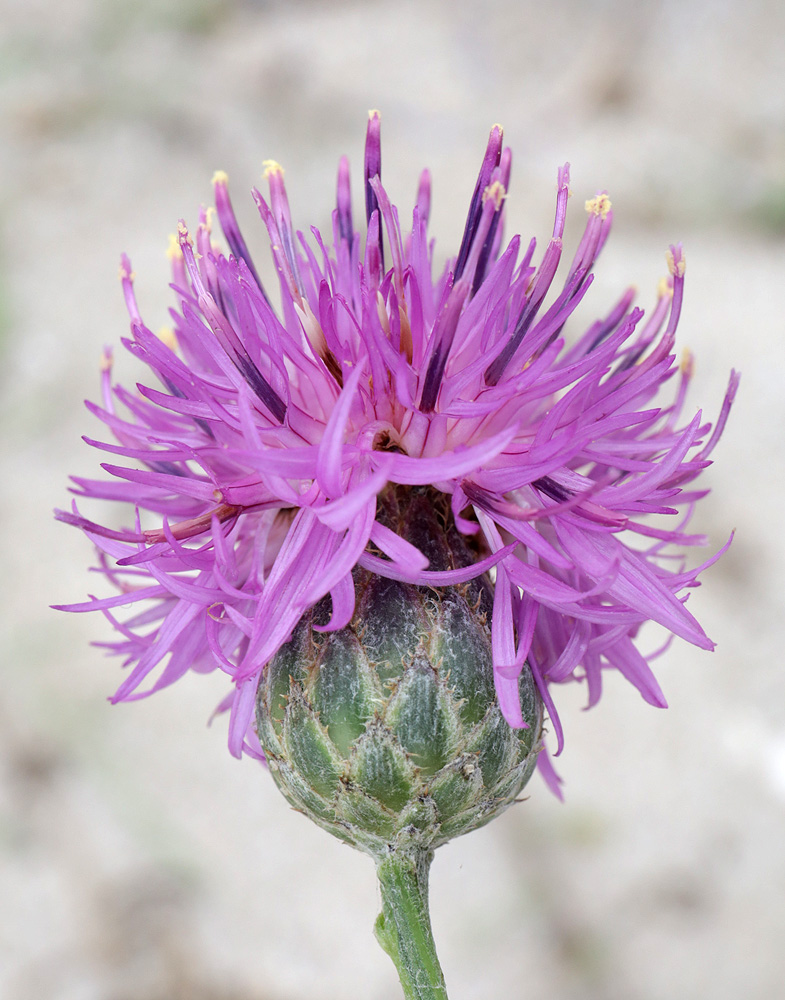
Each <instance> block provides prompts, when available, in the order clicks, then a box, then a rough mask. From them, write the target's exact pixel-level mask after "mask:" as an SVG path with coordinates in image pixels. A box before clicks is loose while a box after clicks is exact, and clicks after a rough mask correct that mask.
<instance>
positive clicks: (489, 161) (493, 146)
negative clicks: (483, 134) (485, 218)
mask: <svg viewBox="0 0 785 1000" xmlns="http://www.w3.org/2000/svg"><path fill="white" fill-rule="evenodd" d="M502 138H503V136H502V129H501V126H500V125H494V126H493V128H492V129H491V134H490V136H489V138H488V145H487V147H486V149H485V156H484V158H483V161H482V166H481V167H480V173H479V174H478V176H477V183H476V184H475V186H474V194H473V195H472V200H471V205H470V206H469V214H468V215H467V217H466V227H465V229H464V231H463V239H462V240H461V248H460V250H459V251H458V259H457V260H456V262H455V280H456V281H457V280H458V279H459V278H460V276H461V275H462V274H463V269H464V268H465V267H466V261H467V260H468V259H469V251H470V250H471V248H472V243H473V242H474V237H475V235H476V233H477V226H478V225H479V222H480V216H481V215H482V196H483V192H484V191H485V189H486V188H487V187H488V185H489V184H490V182H491V174H492V173H493V171H494V170H495V169H496V167H498V166H499V161H500V160H501V155H502ZM478 270H479V268H478Z"/></svg>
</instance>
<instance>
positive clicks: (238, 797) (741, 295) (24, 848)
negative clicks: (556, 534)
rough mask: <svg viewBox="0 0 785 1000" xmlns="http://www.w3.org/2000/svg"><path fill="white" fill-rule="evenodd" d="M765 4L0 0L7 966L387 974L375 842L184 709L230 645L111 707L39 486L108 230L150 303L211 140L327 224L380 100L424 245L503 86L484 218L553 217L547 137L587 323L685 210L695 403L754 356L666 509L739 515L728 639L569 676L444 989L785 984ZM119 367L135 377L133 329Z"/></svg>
mask: <svg viewBox="0 0 785 1000" xmlns="http://www.w3.org/2000/svg"><path fill="white" fill-rule="evenodd" d="M783 37H785V6H783V5H782V3H780V2H778V0H745V2H742V0H712V2H709V0H702V2H694V0H679V2H676V0H652V2H650V3H647V4H645V5H644V4H635V5H633V4H628V3H625V2H622V0H616V2H614V0H608V2H600V0H596V2H591V0H590V2H586V0H584V2H580V0H552V2H551V3H547V4H543V3H534V2H531V0H523V2H521V0H499V2H493V0H490V2H487V3H485V4H478V3H476V2H471V0H451V2H449V3H448V2H439V0H436V2H431V3H428V2H423V0H397V2H396V3H394V4H392V3H380V2H373V0H364V2H361V3H359V2H358V3H343V2H334V3H317V2H312V3H308V2H302V0H290V2H287V3H283V2H282V3H276V2H263V0H255V2H254V0H191V2H189V0H137V2H134V3H125V2H120V0H61V2H60V3H58V4H55V3H53V2H52V0H0V134H1V135H2V142H1V143H0V178H1V181H2V183H0V209H2V211H1V212H0V226H2V239H0V351H1V352H2V355H1V359H2V360H1V364H0V386H1V393H2V395H1V401H0V419H1V420H2V434H0V463H1V469H0V504H1V505H2V512H1V514H0V526H1V527H2V532H3V537H2V550H1V551H2V565H3V569H2V574H1V575H0V587H2V594H1V595H0V607H2V612H3V613H2V623H1V624H0V629H1V630H2V632H1V635H2V644H3V647H2V656H1V657H0V670H1V671H2V680H1V681H0V898H1V899H2V900H3V903H2V906H0V995H2V996H3V997H4V998H7V1000H38V998H51V1000H191V998H193V1000H298V998H302V997H308V998H309V1000H343V998H346V997H352V996H362V997H373V998H379V1000H394V998H397V997H399V995H400V993H399V986H398V983H397V979H396V976H395V971H394V969H393V966H392V963H391V962H390V961H389V959H388V958H387V956H386V955H384V954H383V953H382V952H381V950H380V949H379V948H378V947H377V945H376V943H375V941H374V940H373V937H372V932H371V928H372V924H373V920H374V918H375V916H376V913H377V908H378V898H377V894H376V888H375V882H374V872H373V868H372V865H371V863H370V862H369V861H368V860H367V859H366V858H365V857H363V856H361V855H360V854H357V853H354V852H352V851H351V850H350V849H348V848H346V847H344V846H342V845H340V844H339V843H338V842H337V841H332V840H331V838H329V837H327V835H326V834H324V833H322V832H321V831H320V830H318V829H317V828H316V827H313V826H312V825H311V824H310V823H309V822H308V821H307V820H306V819H304V818H303V817H301V816H299V815H297V814H295V813H294V812H292V811H291V810H290V809H289V808H288V806H286V804H285V803H284V801H283V800H282V799H281V798H280V796H279V795H278V793H277V792H276V790H275V788H274V787H273V785H272V782H271V781H270V780H269V778H268V776H267V775H266V774H265V773H264V772H263V771H262V770H261V769H260V768H259V766H258V765H256V764H255V763H254V762H252V761H244V762H243V763H238V762H237V761H235V760H234V759H233V758H231V757H230V756H229V754H228V752H227V750H226V746H225V731H226V723H225V721H222V720H219V721H217V722H216V723H215V724H214V725H213V727H212V728H207V726H206V721H207V719H208V717H209V715H210V713H211V711H212V709H213V707H214V705H215V704H216V702H217V701H218V700H219V698H220V697H221V696H222V695H223V693H224V686H223V683H222V679H221V678H219V677H207V678H205V677H193V678H187V679H185V680H183V681H181V682H179V683H178V684H177V685H176V686H175V688H170V689H168V690H167V691H164V692H162V693H160V694H158V695H156V697H155V698H153V699H150V700H149V701H145V702H142V703H139V704H137V705H133V706H129V705H125V706H119V707H115V708H112V707H110V706H109V705H108V703H107V702H106V697H107V695H109V694H110V693H111V692H112V691H113V690H114V689H115V687H116V685H117V683H118V681H119V678H120V670H119V666H118V664H116V663H115V662H114V661H112V660H106V659H104V657H103V654H102V652H101V650H99V649H95V648H92V647H91V646H90V645H89V643H90V641H91V640H96V639H97V640H101V639H106V638H107V637H108V625H107V624H106V623H105V622H104V621H103V620H102V619H100V618H98V617H95V616H65V615H59V614H56V613H55V612H52V611H50V610H48V607H47V606H48V605H49V604H50V603H58V602H67V601H77V600H81V599H83V597H84V595H85V594H86V593H87V592H89V590H90V589H91V578H90V577H89V576H88V574H87V566H88V565H89V563H90V561H91V557H92V553H91V551H90V547H89V544H88V543H87V541H86V540H85V539H84V538H83V537H82V536H81V535H80V533H79V532H77V531H75V530H73V529H69V528H67V527H65V526H63V525H60V524H55V523H54V522H53V520H52V519H51V508H52V507H54V506H61V507H62V506H66V505H67V504H68V494H67V492H66V485H67V482H66V481H67V476H68V474H69V473H76V474H81V475H93V474H95V472H96V470H97V462H98V457H97V455H96V454H95V453H94V452H92V451H91V450H90V449H89V448H88V447H87V446H86V445H85V444H83V442H82V441H81V440H80V435H82V434H84V433H87V434H89V433H96V430H97V424H96V423H95V422H94V421H93V420H92V418H90V417H89V415H88V414H87V413H86V411H85V410H84V409H83V407H82V405H81V401H82V399H84V398H85V397H91V398H96V397H97V395H98V361H99V357H100V354H101V351H102V348H103V345H104V344H113V345H116V346H117V347H119V340H120V338H121V337H122V336H124V335H125V333H126V331H127V318H126V315H125V310H124V306H123V302H122V296H121V293H120V286H119V282H118V281H117V266H118V261H119V255H120V253H121V251H124V250H125V251H127V252H128V253H129V254H130V255H131V258H132V261H133V265H134V269H135V271H136V274H137V290H138V295H139V300H140V304H141V308H142V312H143V315H144V317H145V319H146V321H147V323H148V325H149V326H151V327H152V328H153V329H157V328H158V327H159V326H160V325H162V324H163V323H165V322H166V319H167V316H166V310H167V308H168V307H169V305H170V304H171V302H172V301H173V300H171V299H170V294H169V292H168V290H167V282H168V280H169V277H168V275H169V271H168V262H167V260H166V256H165V249H166V246H167V236H168V234H169V233H170V232H171V231H172V230H173V229H174V228H175V225H176V222H177V219H178V218H179V217H181V216H184V217H185V218H186V219H187V220H189V221H190V222H192V223H193V222H194V221H195V220H196V215H197V211H198V207H199V205H200V203H202V202H209V200H210V199H211V187H210V178H211V176H212V173H213V171H214V170H215V169H217V168H221V169H224V170H226V171H227V172H228V173H229V175H230V178H231V183H232V188H231V189H232V193H233V198H234V203H235V206H236V209H237V211H238V215H239V217H240V220H241V223H242V224H243V225H244V228H245V231H246V236H247V237H248V240H249V243H250V245H251V248H252V251H255V252H256V256H257V260H259V261H263V262H264V263H265V264H266V262H267V252H266V244H265V240H264V236H263V232H262V226H261V223H260V222H259V221H258V219H257V217H256V212H255V208H254V206H253V202H252V200H251V198H250V196H249V195H248V196H246V195H245V192H246V191H249V190H250V188H251V186H252V185H254V184H258V183H259V182H260V174H261V165H262V160H263V159H266V158H270V157H272V158H275V159H277V160H279V161H280V162H281V163H282V164H283V165H284V167H285V168H286V169H287V178H286V179H287V185H288V189H289V194H290V200H291V204H292V208H293V214H294V217H295V224H296V225H297V226H299V227H301V228H303V229H307V227H308V226H309V225H310V224H312V223H313V224H316V225H319V226H321V227H323V228H325V227H327V224H328V222H329V217H330V216H329V213H330V210H331V207H332V203H333V199H334V184H335V170H336V166H337V162H338V158H339V156H340V155H341V154H342V153H344V152H345V153H347V154H348V155H349V157H350V159H351V162H352V166H353V169H354V171H355V174H354V176H355V186H354V195H355V199H356V202H355V204H356V209H357V210H358V211H359V205H360V200H359V199H360V198H361V187H360V183H359V171H360V169H361V163H362V149H363V140H364V130H365V123H366V113H367V110H368V109H369V108H377V107H378V108H380V109H381V111H382V116H383V150H384V153H383V157H384V173H383V176H384V180H385V184H386V187H387V189H388V191H389V192H390V194H391V196H392V198H393V201H395V202H397V203H398V204H399V205H400V206H401V207H402V218H404V219H405V218H406V217H407V214H408V211H409V207H410V206H411V204H412V203H413V198H414V194H415V190H416V182H417V176H418V172H419V170H420V168H421V167H422V166H424V165H428V166H430V167H431V168H432V173H433V183H434V202H433V214H432V222H431V233H432V234H433V235H435V236H436V238H437V256H438V257H439V259H440V260H443V259H444V258H445V257H446V256H448V255H449V254H451V253H454V252H455V250H456V248H457V246H458V243H459V240H460V236H461V232H462V227H463V221H464V212H465V209H466V206H467V205H468V200H469V197H470V195H471V191H472V189H473V185H474V182H475V178H476V172H477V169H478V166H479V162H480V159H481V156H482V153H483V150H484V145H485V141H486V137H487V133H488V129H489V127H490V126H491V125H492V124H493V123H494V122H497V121H498V122H501V123H503V125H504V126H505V132H506V134H505V138H506V140H507V142H508V143H510V144H511V145H512V147H513V150H514V154H515V159H514V165H513V180H512V186H511V192H510V198H509V201H508V212H509V215H508V220H509V228H508V233H511V232H513V231H516V232H519V231H520V232H522V233H523V234H524V235H525V236H527V237H528V236H530V235H536V236H537V237H538V239H539V240H540V246H542V245H543V240H547V237H548V236H549V233H550V226H551V223H552V215H553V207H554V194H555V179H556V169H557V167H558V166H559V165H560V164H561V163H563V162H564V161H565V160H569V161H570V162H571V164H572V188H573V191H574V192H575V195H576V197H575V199H573V201H572V202H571V216H568V238H569V240H571V241H572V243H573V244H574V243H575V242H576V241H577V239H578V237H579V235H580V231H581V230H582V226H583V218H584V216H583V211H582V208H581V206H582V203H583V200H584V199H585V198H588V197H592V196H593V195H594V194H595V192H596V191H597V190H599V189H603V188H607V190H608V191H609V193H610V195H611V197H612V199H613V204H614V210H615V232H614V234H613V235H612V237H611V240H610V242H609V244H608V246H607V248H606V250H605V251H604V254H603V258H602V260H601V262H600V265H599V267H598V276H597V281H596V283H595V287H594V289H593V290H592V292H591V293H590V295H589V296H588V299H587V300H586V301H585V303H584V305H583V307H582V311H581V313H580V316H581V318H582V320H583V321H584V323H585V325H588V323H589V322H591V321H592V320H593V319H594V318H595V316H597V315H599V314H600V313H601V312H602V310H603V309H604V308H605V307H606V306H607V305H608V304H609V303H610V302H611V300H612V299H613V298H614V297H616V296H618V295H619V294H620V293H621V292H622V291H623V289H624V288H625V287H626V286H627V285H628V284H629V283H634V284H636V285H637V286H638V287H639V289H640V299H639V302H640V304H641V305H643V306H645V307H648V306H650V305H651V304H653V301H654V294H655V288H656V283H657V281H658V280H659V278H660V277H661V276H662V275H663V274H664V273H665V264H664V253H665V250H666V248H667V245H668V243H669V242H671V241H674V240H682V241H683V242H684V244H685V247H686V252H687V258H688V269H687V288H686V298H685V307H684V311H683V314H682V322H681V328H680V334H681V344H682V346H688V347H689V348H691V349H692V350H693V351H694V352H695V354H696V356H697V366H696V377H695V379H694V392H693V395H692V399H691V404H692V407H693V408H697V407H698V406H702V407H703V408H704V410H705V412H706V414H707V416H710V417H711V418H712V419H713V418H714V416H715V415H716V413H717V411H718V408H719V406H720V403H721V400H722V395H723V392H724V389H725V385H726V382H727V378H728V372H729V369H730V368H731V367H732V366H735V367H737V368H740V369H741V370H742V372H743V379H742V384H741V389H740V392H739V396H738V399H737V403H736V408H735V410H734V412H733V415H732V418H731V420H730V422H729V425H728V428H727V431H726V433H725V437H724V439H723V441H722V442H721V444H720V446H719V447H718V449H717V451H716V452H715V457H716V460H717V461H716V466H714V467H713V468H712V469H710V470H709V471H708V473H707V474H706V479H705V481H706V483H707V484H708V485H710V486H711V487H712V489H713V492H712V495H711V496H710V497H709V498H708V499H707V500H705V501H704V502H703V504H702V509H700V510H699V512H698V515H697V518H696V521H695V522H694V526H695V528H696V530H703V531H706V532H707V533H708V534H709V536H710V537H711V540H712V544H713V546H714V547H715V548H717V547H719V546H720V545H722V544H723V543H724V541H725V540H726V538H727V536H728V534H729V532H730V530H731V529H732V528H736V529H737V534H736V538H735V541H734V544H733V547H732V548H731V550H730V552H729V554H728V555H727V556H726V557H725V558H724V559H723V560H722V562H721V563H719V565H717V566H715V567H714V568H713V569H712V570H711V571H710V572H708V573H707V574H706V576H705V578H704V583H705V585H704V586H703V587H702V588H701V589H700V590H699V591H698V592H697V593H695V594H694V595H693V597H692V598H691V604H690V606H691V608H692V609H693V611H695V612H696V613H697V615H698V617H699V618H700V620H701V621H702V623H703V624H704V626H705V627H706V629H707V631H708V633H709V635H710V636H711V637H712V638H713V639H714V640H715V641H716V642H717V643H718V648H717V651H716V652H715V653H714V654H708V653H703V652H700V651H697V650H695V649H693V648H692V647H688V646H686V644H683V643H678V642H677V643H675V644H674V645H673V647H672V648H671V649H670V651H669V652H668V653H667V655H666V656H665V657H664V658H663V659H662V660H661V661H659V666H658V668H657V671H658V676H659V678H660V681H661V684H662V687H663V689H664V691H665V693H666V696H667V697H668V699H669V701H670V706H671V707H670V710H669V711H667V712H658V711H656V710H654V709H653V708H651V707H649V706H647V705H646V704H644V702H643V701H642V700H641V699H640V697H639V696H638V694H637V692H636V691H635V690H634V689H633V688H632V687H631V686H630V685H629V684H627V683H626V682H625V681H623V680H622V679H621V678H620V677H609V678H608V680H607V687H606V693H605V695H604V697H603V700H602V702H601V704H600V705H599V706H598V707H597V708H595V709H593V710H592V711H591V712H588V713H584V712H583V711H582V709H583V706H584V699H585V695H584V692H583V691H582V690H581V689H580V688H577V687H575V688H565V689H564V690H563V691H560V692H558V694H559V695H560V698H559V701H558V704H559V706H560V710H561V714H562V719H563V722H564V725H565V729H566V734H567V744H566V749H565V751H564V754H563V756H562V758H561V759H560V762H559V768H560V771H561V774H562V776H563V777H564V779H565V794H566V803H565V804H564V805H561V804H559V803H558V802H557V801H556V800H555V799H553V798H552V797H551V796H550V794H549V793H548V792H547V790H546V788H545V786H544V784H543V783H542V782H540V781H539V780H537V779H535V780H534V781H533V782H532V785H531V786H530V790H529V791H530V798H529V801H528V802H527V803H526V804H524V805H519V806H516V807H515V808H513V809H512V810H510V811H509V812H508V813H507V814H505V816H504V817H502V818H501V819H500V820H498V821H497V822H495V823H494V824H492V825H491V826H490V827H487V828H486V829H484V830H482V831H480V832H477V833H474V834H472V835H471V836H469V837H466V838H464V839H462V840H459V841H457V842H454V843H453V844H451V845H449V846H448V847H446V848H443V849H442V850H441V851H439V853H438V855H437V858H436V861H435V864H434V868H433V875H432V915H433V923H434V930H435V935H436V939H437V944H438V946H439V950H440V955H441V958H442V962H443V965H444V969H445V974H446V978H447V983H448V986H449V988H450V996H451V997H454V998H455V1000H487V998H490V997H502V996H503V997H507V998H511V1000H514V998H518V997H521V998H522V997H530V996H538V995H548V996H549V997H550V998H551V1000H572V998H576V1000H577V998H580V1000H660V998H666V997H667V998H672V997H678V998H685V1000H692V998H696V1000H697V998H703V997H706V996H711V997H712V998H713V1000H726V998H737V997H740V996H743V997H745V998H748V1000H758V998H760V1000H764V998H765V1000H771V998H772V997H774V996H777V995H782V992H781V991H782V988H783V982H785V975H784V973H783V969H784V968H785V966H783V957H782V941H783V939H785V825H784V824H785V681H784V680H783V676H782V671H781V657H782V646H783V638H785V636H783V618H784V617H785V615H784V614H783V603H782V594H783V592H785V580H783V566H784V565H785V561H784V560H783V554H784V553H783V543H782V527H781V517H782V509H783V504H782V491H783V457H784V456H783V451H784V450H785V446H784V445H783V417H785V391H784V390H783V377H784V374H785V366H784V365H783V362H784V361H785V291H783V289H784V288H785V281H783V273H785V47H783V44H782V39H783ZM268 273H269V268H268ZM573 329H574V330H577V329H578V326H577V325H576V326H574V327H573ZM115 371H116V375H117V377H118V378H119V379H120V380H121V381H124V382H125V383H126V384H133V382H134V381H135V380H136V378H137V377H138V376H139V372H138V371H137V370H136V369H135V367H134V364H133V363H132V361H131V359H130V357H128V356H125V355H124V352H123V351H122V350H120V351H119V352H118V353H117V355H116V369H115ZM91 511H92V515H93V516H95V517H96V519H97V520H101V519H102V518H105V519H113V518H116V517H117V513H116V512H114V511H109V510H108V509H106V508H104V509H101V505H100V504H96V505H94V507H93V508H91ZM658 644H659V637H658V636H656V635H655V634H654V633H652V634H651V635H649V636H647V635H644V636H643V638H642V645H643V646H644V647H645V648H646V649H652V648H654V647H655V646H657V645H658Z"/></svg>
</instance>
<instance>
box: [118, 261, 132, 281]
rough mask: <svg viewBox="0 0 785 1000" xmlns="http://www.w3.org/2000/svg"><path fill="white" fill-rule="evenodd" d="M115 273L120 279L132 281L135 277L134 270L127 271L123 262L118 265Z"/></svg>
mask: <svg viewBox="0 0 785 1000" xmlns="http://www.w3.org/2000/svg"><path fill="white" fill-rule="evenodd" d="M117 273H118V275H119V276H120V281H133V280H134V278H135V277H136V271H129V270H128V268H127V267H126V266H125V264H121V265H120V266H119V268H118V269H117Z"/></svg>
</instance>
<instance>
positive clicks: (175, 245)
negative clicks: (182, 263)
mask: <svg viewBox="0 0 785 1000" xmlns="http://www.w3.org/2000/svg"><path fill="white" fill-rule="evenodd" d="M166 256H167V257H168V258H169V260H180V259H181V258H182V256H183V251H182V250H181V249H180V241H179V240H178V239H177V237H176V236H175V234H174V233H169V246H168V247H167V248H166Z"/></svg>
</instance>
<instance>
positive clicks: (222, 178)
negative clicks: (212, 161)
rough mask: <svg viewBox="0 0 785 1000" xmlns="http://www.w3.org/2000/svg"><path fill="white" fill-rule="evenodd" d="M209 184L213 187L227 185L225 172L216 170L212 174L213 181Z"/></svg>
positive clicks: (227, 177) (227, 179) (227, 178)
mask: <svg viewBox="0 0 785 1000" xmlns="http://www.w3.org/2000/svg"><path fill="white" fill-rule="evenodd" d="M210 183H211V184H212V185H213V186H215V185H216V184H223V185H226V184H228V183H229V175H228V174H227V172H226V171H225V170H216V171H215V173H214V174H213V179H212V181H210Z"/></svg>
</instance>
